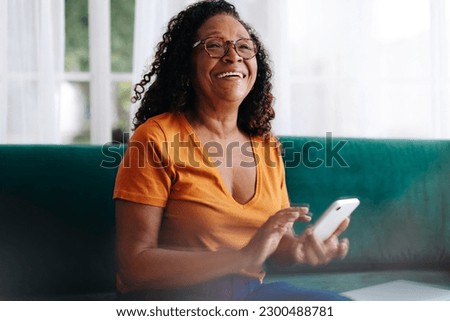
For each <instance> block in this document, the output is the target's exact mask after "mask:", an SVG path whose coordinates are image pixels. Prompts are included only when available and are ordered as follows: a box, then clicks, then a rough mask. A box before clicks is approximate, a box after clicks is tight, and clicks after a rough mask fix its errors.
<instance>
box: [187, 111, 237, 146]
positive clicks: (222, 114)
mask: <svg viewBox="0 0 450 321" xmlns="http://www.w3.org/2000/svg"><path fill="white" fill-rule="evenodd" d="M237 117H238V108H204V107H203V106H202V107H200V106H197V108H196V110H195V111H194V112H192V113H190V114H189V115H188V119H189V121H190V123H191V124H192V126H193V127H194V129H195V130H197V131H202V132H204V131H206V132H208V134H209V135H210V136H212V138H215V139H221V140H226V139H231V138H235V137H236V136H237V135H238V134H239V133H240V131H239V128H238V127H237Z"/></svg>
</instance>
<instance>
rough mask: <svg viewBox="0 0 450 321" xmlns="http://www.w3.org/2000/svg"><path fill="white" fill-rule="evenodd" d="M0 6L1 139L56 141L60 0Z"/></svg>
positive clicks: (6, 1) (5, 1) (5, 0)
mask: <svg viewBox="0 0 450 321" xmlns="http://www.w3.org/2000/svg"><path fill="white" fill-rule="evenodd" d="M0 12H2V17H1V18H3V20H2V22H0V23H1V27H2V29H3V31H2V34H3V36H4V37H3V38H2V39H1V40H0V41H2V46H1V47H2V49H1V54H0V59H1V60H0V64H1V67H0V71H1V87H2V90H1V92H0V99H1V105H2V107H1V108H2V109H1V114H0V119H1V121H0V124H1V127H2V128H1V130H0V142H1V143H59V92H60V88H59V86H60V81H61V76H62V72H63V68H64V0H33V1H29V0H1V2H0ZM5 13H7V14H5ZM0 20H1V19H0Z"/></svg>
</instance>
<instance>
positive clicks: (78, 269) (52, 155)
mask: <svg viewBox="0 0 450 321" xmlns="http://www.w3.org/2000/svg"><path fill="white" fill-rule="evenodd" d="M109 147H114V146H109ZM109 147H108V146H105V147H99V146H22V145H21V146H0V299H2V298H6V299H8V298H15V299H21V298H34V297H49V298H52V297H60V296H68V297H70V296H72V297H74V296H76V295H78V294H79V295H83V294H86V293H90V294H92V293H103V292H105V293H111V292H114V288H115V284H114V279H115V260H114V238H115V235H114V204H113V200H112V191H113V186H114V179H115V175H116V168H117V165H118V163H117V159H119V158H120V157H119V156H120V155H119V154H121V152H122V148H120V147H116V149H117V154H111V153H109V154H108V149H107V148H109ZM108 155H109V156H108ZM119 161H120V159H119ZM111 162H112V163H111ZM114 165H116V166H114Z"/></svg>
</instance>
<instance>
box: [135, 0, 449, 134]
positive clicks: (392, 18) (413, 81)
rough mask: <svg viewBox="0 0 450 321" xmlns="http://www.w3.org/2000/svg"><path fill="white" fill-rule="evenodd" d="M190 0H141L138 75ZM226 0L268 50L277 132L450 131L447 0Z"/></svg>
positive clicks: (136, 38) (410, 132)
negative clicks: (170, 22)
mask: <svg viewBox="0 0 450 321" xmlns="http://www.w3.org/2000/svg"><path fill="white" fill-rule="evenodd" d="M192 2H194V1H158V0H150V1H149V0H147V1H146V0H137V6H136V21H135V44H134V45H135V47H134V49H135V60H134V69H135V71H134V73H135V75H139V77H140V76H141V75H142V71H143V67H144V65H145V61H146V60H147V61H150V60H151V58H153V56H152V55H153V54H154V51H153V48H154V47H155V46H156V43H157V41H159V39H161V36H162V33H163V30H164V28H165V26H166V25H167V22H168V19H169V17H171V16H173V15H175V14H176V13H177V12H178V11H179V10H181V9H182V8H183V7H184V6H185V5H186V4H187V3H192ZM230 2H232V3H234V4H235V5H236V7H237V9H238V11H239V12H240V14H241V16H242V18H243V19H244V20H245V21H247V22H248V23H250V24H251V25H252V26H254V27H255V29H256V30H257V32H258V33H259V35H260V37H261V39H262V40H263V42H264V44H265V46H266V48H267V49H268V51H269V53H270V56H271V58H272V66H273V71H274V93H275V96H276V102H275V110H276V113H277V116H276V120H275V121H274V132H275V134H278V135H301V136H325V135H326V133H327V132H331V133H332V134H333V136H346V137H370V138H412V139H422V138H424V139H450V126H449V123H450V110H449V103H450V101H449V97H448V92H449V89H450V78H449V72H450V69H449V68H450V63H449V59H450V56H449V48H450V46H449V43H450V38H449V37H450V29H449V25H450V8H449V7H450V4H448V3H447V1H446V0H246V1H244V0H239V1H237V0H231V1H230ZM144 5H146V6H148V7H147V8H145V9H143V8H144V7H143V6H144ZM144 26H145V27H144ZM136 52H138V53H139V54H140V55H142V54H143V53H145V54H144V56H145V57H140V58H139V59H137V57H136ZM148 59H150V60H148ZM139 77H138V78H139ZM135 79H137V78H135ZM135 82H136V81H135Z"/></svg>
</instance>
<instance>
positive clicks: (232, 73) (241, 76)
mask: <svg viewBox="0 0 450 321" xmlns="http://www.w3.org/2000/svg"><path fill="white" fill-rule="evenodd" d="M233 76H237V77H239V78H244V74H242V73H240V72H237V71H228V72H224V73H222V74H219V75H217V78H225V77H233Z"/></svg>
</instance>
